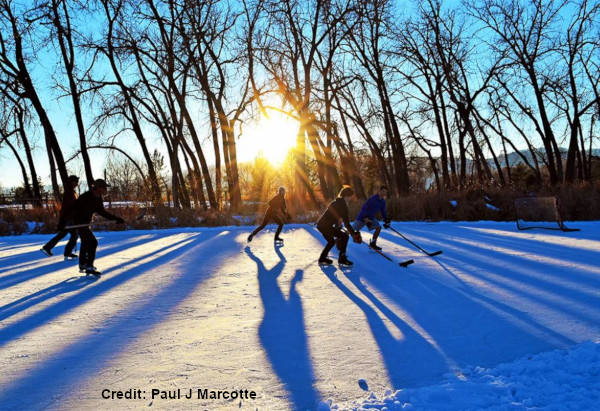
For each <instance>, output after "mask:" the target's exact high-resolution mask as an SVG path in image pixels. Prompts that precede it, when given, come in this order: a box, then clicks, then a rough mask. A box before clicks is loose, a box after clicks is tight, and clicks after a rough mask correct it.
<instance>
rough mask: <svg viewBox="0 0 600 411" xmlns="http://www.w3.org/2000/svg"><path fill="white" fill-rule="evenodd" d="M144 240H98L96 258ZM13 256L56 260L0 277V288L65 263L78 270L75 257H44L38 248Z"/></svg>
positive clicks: (61, 266)
mask: <svg viewBox="0 0 600 411" xmlns="http://www.w3.org/2000/svg"><path fill="white" fill-rule="evenodd" d="M154 237H155V238H158V234H155V235H154ZM145 242H148V237H147V236H145V237H144V238H141V239H138V240H135V241H126V242H125V243H123V244H120V245H116V246H114V245H110V246H108V247H107V246H103V245H102V242H100V244H99V245H98V252H97V256H96V258H97V259H98V258H101V257H102V256H103V255H106V254H108V251H109V250H110V251H111V252H119V251H123V250H126V249H128V248H131V247H135V246H136V245H140V244H143V243H145ZM38 257H39V258H38ZM15 258H18V261H24V262H29V261H31V259H32V258H33V259H36V260H38V259H51V258H52V259H54V258H56V259H57V260H56V261H55V262H50V263H48V264H44V265H43V266H40V267H37V268H34V269H32V270H27V271H25V270H23V272H16V273H14V274H11V275H9V276H7V277H5V278H2V279H0V290H2V289H5V288H9V287H12V286H14V285H17V284H20V283H24V282H26V281H29V280H31V279H32V278H35V277H41V276H44V275H46V274H51V273H53V272H56V271H57V270H60V269H64V268H66V267H65V265H69V266H72V267H73V271H74V272H76V271H77V270H78V268H77V264H78V261H77V260H76V259H75V260H70V261H62V260H60V259H61V258H62V257H58V256H57V257H46V256H44V255H43V254H42V253H41V252H40V251H39V250H36V251H31V252H28V253H24V254H19V257H15Z"/></svg>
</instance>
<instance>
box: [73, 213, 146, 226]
mask: <svg viewBox="0 0 600 411" xmlns="http://www.w3.org/2000/svg"><path fill="white" fill-rule="evenodd" d="M147 211H148V209H147V208H144V210H143V211H142V214H140V215H139V216H137V217H136V218H135V219H136V220H141V219H142V218H144V216H145V215H146V212H147ZM91 225H92V223H91V222H89V223H87V224H74V225H68V226H66V227H65V230H70V229H72V228H83V227H89V226H91Z"/></svg>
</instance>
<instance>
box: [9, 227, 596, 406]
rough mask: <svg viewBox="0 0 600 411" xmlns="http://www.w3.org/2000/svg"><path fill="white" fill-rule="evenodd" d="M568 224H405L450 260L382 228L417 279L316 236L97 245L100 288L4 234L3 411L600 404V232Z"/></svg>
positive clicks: (210, 235) (219, 236) (299, 230)
mask: <svg viewBox="0 0 600 411" xmlns="http://www.w3.org/2000/svg"><path fill="white" fill-rule="evenodd" d="M569 226H573V227H576V228H581V229H582V231H580V232H570V233H562V232H556V231H548V230H531V231H525V232H519V231H517V229H516V227H515V225H514V224H511V223H496V222H478V223H429V224H428V223H394V227H395V228H396V229H399V230H400V231H401V232H402V233H403V234H405V235H406V236H408V238H410V239H411V240H413V241H414V242H416V243H418V244H419V245H421V246H422V247H424V248H425V249H427V250H431V251H435V250H438V249H442V250H443V254H442V255H439V256H437V257H434V258H430V257H427V256H425V255H423V254H422V253H420V252H419V251H417V250H415V249H414V247H412V246H411V245H410V244H409V243H407V242H406V241H405V240H403V239H402V238H400V237H399V236H397V235H396V234H394V233H392V232H390V231H384V232H383V233H382V236H381V239H380V241H379V245H381V246H383V248H384V252H386V253H388V254H389V255H390V256H391V257H392V258H393V259H394V260H395V261H396V262H399V261H403V260H406V259H408V258H412V259H414V260H415V264H413V265H411V266H410V267H408V268H402V267H399V266H398V265H397V264H395V263H391V262H389V261H387V260H385V259H383V258H382V257H381V256H379V255H377V254H375V253H373V252H370V251H369V250H368V248H367V247H366V246H365V245H358V244H354V243H351V244H350V246H349V257H350V259H351V260H353V261H354V262H355V263H356V266H355V267H354V268H352V269H350V270H349V269H340V268H339V267H337V265H336V264H334V265H333V266H330V267H320V266H318V265H317V264H316V260H317V258H318V255H319V253H320V251H321V248H322V246H323V244H324V241H323V239H322V238H321V237H320V235H319V232H318V231H317V230H316V229H315V228H314V227H312V226H309V225H289V226H287V227H286V229H285V230H284V232H283V237H285V239H286V241H285V246H284V247H280V248H276V247H274V245H273V241H272V239H273V227H269V229H267V230H266V231H265V232H263V233H261V234H259V235H258V236H257V237H256V238H255V239H254V240H253V241H252V243H250V244H249V245H248V244H246V237H247V235H248V233H249V231H250V230H251V229H252V227H222V228H200V229H177V230H165V231H128V232H110V233H96V234H97V236H98V238H99V241H100V246H99V250H98V259H97V260H96V266H97V267H98V268H99V269H100V270H101V271H104V272H105V275H104V276H103V277H102V278H101V279H93V278H86V277H84V276H82V275H80V274H79V273H78V271H77V269H76V265H77V262H76V261H68V262H64V261H62V249H63V244H64V242H62V243H59V245H58V247H56V248H55V249H54V252H55V254H57V255H58V256H57V257H51V258H48V257H44V256H43V255H42V254H41V253H40V252H39V251H38V250H39V248H40V247H41V245H43V244H44V243H45V242H46V241H47V240H48V239H49V238H50V236H48V235H26V236H15V237H0V368H1V369H2V370H3V372H2V373H0V409H2V410H4V409H9V410H10V409H18V410H35V409H76V410H87V409H90V410H92V409H93V410H96V409H109V410H117V409H119V410H121V409H141V408H148V407H150V408H152V409H211V410H212V409H239V408H242V409H252V410H254V409H260V410H287V409H301V410H303V409H322V410H327V409H349V408H350V409H360V408H364V409H373V408H375V409H385V408H386V407H387V409H408V408H410V409H415V410H421V409H428V410H430V409H432V410H437V409H452V410H454V409H531V408H536V409H593V408H597V407H598V402H599V400H600V375H599V374H600V343H599V341H600V263H598V262H599V261H600V222H585V223H580V222H577V223H570V225H569ZM363 238H369V234H364V235H363ZM332 254H333V253H332ZM152 390H157V391H155V393H157V394H156V395H154V398H153V396H152V392H153V391H152ZM177 390H179V394H180V395H181V396H184V395H190V390H191V398H190V399H187V398H185V397H182V398H181V399H168V398H161V396H166V397H169V396H173V395H176V394H177V393H178V391H177ZM198 390H200V391H198ZM203 390H207V391H206V393H207V395H210V394H211V392H215V391H224V392H226V393H227V394H229V395H231V393H232V392H233V391H235V392H236V394H237V395H238V396H239V392H240V390H242V391H243V392H242V394H243V395H242V396H243V397H244V398H243V399H240V398H236V399H235V400H231V399H227V400H224V399H202V398H198V396H200V397H201V396H202V394H204V392H205V391H203ZM246 390H247V391H246ZM119 392H121V395H123V396H133V397H134V398H133V399H126V398H121V399H119V398H116V396H118V395H119ZM251 392H255V393H256V398H254V399H252V398H248V399H247V398H245V397H246V396H248V397H249V396H250V394H251ZM103 395H104V396H109V397H110V396H115V398H109V399H105V398H103ZM221 395H223V393H221Z"/></svg>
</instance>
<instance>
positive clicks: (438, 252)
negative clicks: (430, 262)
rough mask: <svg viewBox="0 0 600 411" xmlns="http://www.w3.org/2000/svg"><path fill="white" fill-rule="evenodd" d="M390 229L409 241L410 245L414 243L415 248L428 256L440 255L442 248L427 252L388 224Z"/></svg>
mask: <svg viewBox="0 0 600 411" xmlns="http://www.w3.org/2000/svg"><path fill="white" fill-rule="evenodd" d="M390 230H392V231H393V232H395V233H396V234H398V235H399V236H400V237H402V238H404V239H405V240H406V241H408V242H409V243H411V244H412V245H414V246H415V247H417V249H419V251H422V252H423V253H425V254H427V255H428V256H429V257H435V256H436V255H440V254H442V252H443V251H442V250H439V251H435V252H433V253H430V252H427V251H425V250H424V249H422V248H421V247H420V246H419V245H418V244H415V243H414V242H412V241H411V240H410V239H408V238H406V237H405V236H404V235H403V234H401V233H399V232H398V231H396V230H394V228H393V227H392V226H391V225H390Z"/></svg>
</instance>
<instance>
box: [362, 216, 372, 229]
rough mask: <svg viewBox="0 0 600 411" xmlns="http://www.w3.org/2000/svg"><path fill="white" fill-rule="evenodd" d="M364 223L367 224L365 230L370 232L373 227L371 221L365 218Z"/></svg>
mask: <svg viewBox="0 0 600 411" xmlns="http://www.w3.org/2000/svg"><path fill="white" fill-rule="evenodd" d="M364 221H365V223H367V228H368V229H369V230H370V229H371V228H372V226H373V221H371V219H370V218H365V220H364Z"/></svg>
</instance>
